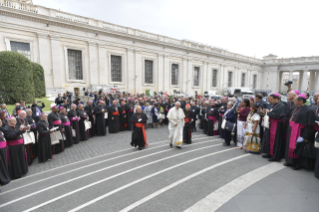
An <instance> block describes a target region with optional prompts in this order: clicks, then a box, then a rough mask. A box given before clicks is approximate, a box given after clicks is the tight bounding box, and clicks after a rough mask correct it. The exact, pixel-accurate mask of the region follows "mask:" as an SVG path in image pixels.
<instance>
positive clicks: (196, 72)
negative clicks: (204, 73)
mask: <svg viewBox="0 0 319 212" xmlns="http://www.w3.org/2000/svg"><path fill="white" fill-rule="evenodd" d="M199 74H200V69H199V67H194V76H193V79H194V82H193V85H194V86H199V79H200V78H199Z"/></svg>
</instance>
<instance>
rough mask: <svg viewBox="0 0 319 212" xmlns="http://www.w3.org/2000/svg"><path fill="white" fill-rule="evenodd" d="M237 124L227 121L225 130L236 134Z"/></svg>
mask: <svg viewBox="0 0 319 212" xmlns="http://www.w3.org/2000/svg"><path fill="white" fill-rule="evenodd" d="M235 129H236V124H235V123H233V122H230V121H227V122H226V124H225V130H227V131H228V132H235Z"/></svg>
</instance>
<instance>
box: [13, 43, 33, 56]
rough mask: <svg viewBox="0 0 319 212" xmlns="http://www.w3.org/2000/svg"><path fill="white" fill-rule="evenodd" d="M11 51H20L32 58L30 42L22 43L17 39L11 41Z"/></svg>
mask: <svg viewBox="0 0 319 212" xmlns="http://www.w3.org/2000/svg"><path fill="white" fill-rule="evenodd" d="M10 46H11V51H12V52H18V53H20V54H23V55H24V56H26V57H27V58H28V59H29V60H31V51H30V43H20V42H15V41H10Z"/></svg>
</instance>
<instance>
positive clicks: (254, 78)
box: [253, 74, 257, 89]
mask: <svg viewBox="0 0 319 212" xmlns="http://www.w3.org/2000/svg"><path fill="white" fill-rule="evenodd" d="M256 87H257V74H254V75H253V89H256Z"/></svg>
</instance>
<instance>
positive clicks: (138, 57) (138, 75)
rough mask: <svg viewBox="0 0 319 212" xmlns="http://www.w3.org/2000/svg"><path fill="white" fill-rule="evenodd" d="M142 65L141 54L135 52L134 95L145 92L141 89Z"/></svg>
mask: <svg viewBox="0 0 319 212" xmlns="http://www.w3.org/2000/svg"><path fill="white" fill-rule="evenodd" d="M143 71H144V65H143V64H142V58H141V53H140V52H139V51H137V50H135V78H136V79H135V89H136V93H142V92H145V91H143V89H142V85H143V81H144V79H143V73H142V72H143Z"/></svg>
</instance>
